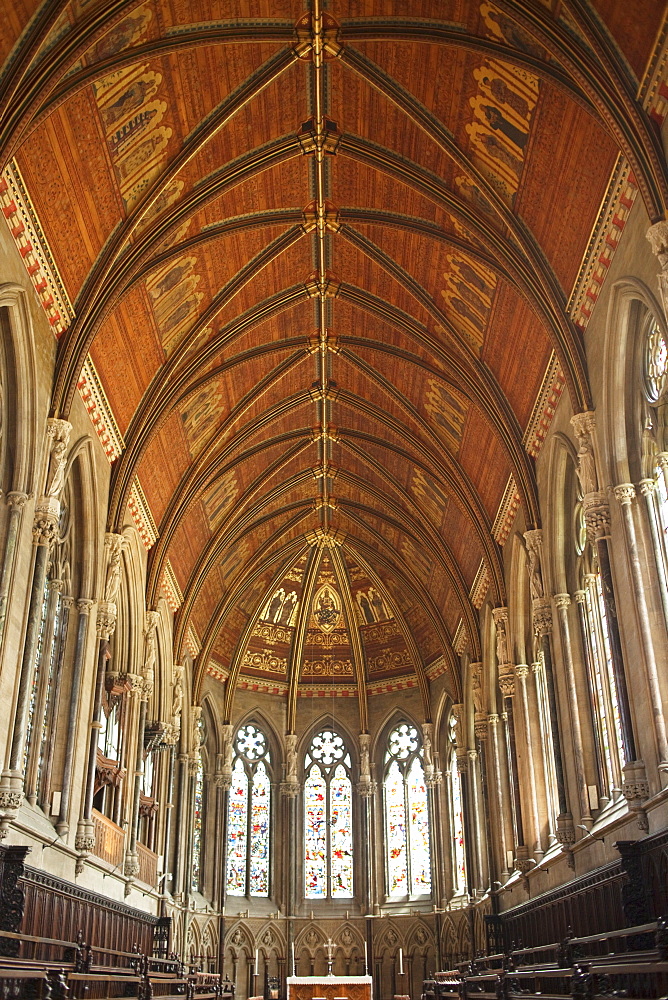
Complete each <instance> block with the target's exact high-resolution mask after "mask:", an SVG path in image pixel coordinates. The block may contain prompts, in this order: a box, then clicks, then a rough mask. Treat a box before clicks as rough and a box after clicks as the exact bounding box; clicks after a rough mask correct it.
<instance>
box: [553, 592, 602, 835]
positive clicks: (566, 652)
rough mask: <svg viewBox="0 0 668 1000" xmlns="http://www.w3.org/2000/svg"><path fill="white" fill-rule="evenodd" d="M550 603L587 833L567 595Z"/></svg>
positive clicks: (586, 798) (589, 821)
mask: <svg viewBox="0 0 668 1000" xmlns="http://www.w3.org/2000/svg"><path fill="white" fill-rule="evenodd" d="M554 603H555V605H556V607H557V617H558V619H559V635H560V638H561V654H562V659H563V665H564V672H565V681H566V689H567V693H568V706H569V709H570V712H569V714H570V721H571V725H570V729H571V738H572V741H573V767H574V769H575V784H576V786H577V793H578V801H579V806H580V819H581V822H582V823H584V825H585V826H586V827H587V829H590V828H591V826H592V825H593V822H594V821H593V818H592V816H591V814H590V812H589V796H588V794H587V779H586V776H585V768H584V747H583V744H582V728H581V726H580V707H579V701H578V691H577V686H576V680H575V666H574V664H573V647H572V644H571V630H570V624H569V621H568V609H569V607H570V606H571V598H570V595H569V594H555V595H554Z"/></svg>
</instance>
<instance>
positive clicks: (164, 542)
mask: <svg viewBox="0 0 668 1000" xmlns="http://www.w3.org/2000/svg"><path fill="white" fill-rule="evenodd" d="M309 403H311V397H310V395H309V393H308V390H303V391H302V392H299V393H295V394H293V396H291V397H288V398H287V399H286V400H281V401H280V403H277V404H275V405H274V406H272V407H271V408H270V409H269V410H268V411H265V412H264V413H262V414H261V415H260V417H259V418H258V419H257V420H254V421H251V422H250V423H248V424H246V425H245V426H244V427H243V428H242V429H241V430H240V431H239V432H238V434H237V435H236V436H235V438H234V439H233V441H231V442H230V443H229V447H230V450H236V449H237V448H238V447H239V446H240V445H241V444H243V443H244V442H245V441H246V440H248V438H249V437H252V436H253V435H254V434H256V433H257V432H258V431H260V430H263V429H264V428H265V427H270V426H271V425H272V424H273V422H274V420H275V419H276V418H277V417H280V416H281V415H282V414H283V413H285V412H288V411H290V410H294V409H295V408H296V406H297V404H298V405H299V406H307V405H308V404H309ZM300 433H301V431H300ZM309 444H310V440H309ZM219 461H220V458H219V457H216V458H214V459H213V460H212V461H210V464H209V466H208V468H207V467H206V466H204V460H202V461H201V462H197V463H196V464H193V465H191V466H189V468H188V472H187V474H186V475H185V476H184V478H183V479H182V480H181V482H180V483H179V486H178V488H177V489H176V491H175V492H174V493H173V495H172V496H171V497H170V500H169V504H168V505H167V509H166V510H165V513H164V515H163V517H162V520H161V522H160V525H159V528H158V531H159V538H158V542H157V543H156V547H154V550H153V552H154V553H155V554H154V555H152V557H151V559H152V562H151V565H153V561H154V560H157V559H158V553H159V552H162V551H163V550H164V551H165V552H166V551H167V549H168V547H169V544H170V541H171V537H172V535H173V533H174V532H175V531H176V529H177V528H178V521H179V518H180V517H181V516H183V513H184V511H185V510H187V508H188V507H189V506H191V504H193V503H194V502H195V501H196V500H198V499H199V498H200V497H201V495H202V491H203V490H204V489H206V488H207V485H208V482H209V481H210V479H211V477H212V474H213V472H215V469H216V467H217V465H218V462H219ZM203 469H204V471H205V473H207V472H208V479H205V478H204V475H203V473H202V470H203ZM198 487H199V489H198ZM158 546H159V547H158ZM150 580H151V582H152V585H153V586H154V585H155V580H154V579H153V573H152V571H151V573H150Z"/></svg>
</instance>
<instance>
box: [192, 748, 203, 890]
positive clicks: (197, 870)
mask: <svg viewBox="0 0 668 1000" xmlns="http://www.w3.org/2000/svg"><path fill="white" fill-rule="evenodd" d="M203 807H204V766H203V764H202V754H201V753H200V754H199V759H198V762H197V773H196V775H195V818H194V823H193V863H192V875H191V888H192V889H193V891H194V892H198V891H199V889H200V881H201V878H202V815H203Z"/></svg>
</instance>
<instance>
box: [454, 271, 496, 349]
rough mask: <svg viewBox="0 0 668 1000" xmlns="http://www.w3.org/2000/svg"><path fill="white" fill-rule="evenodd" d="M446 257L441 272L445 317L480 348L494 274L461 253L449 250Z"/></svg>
mask: <svg viewBox="0 0 668 1000" xmlns="http://www.w3.org/2000/svg"><path fill="white" fill-rule="evenodd" d="M446 259H447V261H448V270H447V271H446V272H445V273H444V275H443V277H444V278H445V288H444V289H442V291H441V295H442V296H443V298H444V300H445V304H446V306H447V312H448V317H449V318H450V320H451V321H452V323H453V324H454V325H455V326H456V327H457V329H458V330H459V331H460V333H463V334H464V336H465V337H466V338H467V339H468V340H469V341H470V343H471V346H472V347H473V348H474V349H475V350H476V351H480V348H481V347H482V342H483V338H484V336H485V330H486V328H487V321H488V319H489V313H490V309H491V307H492V297H493V295H494V291H495V289H496V280H497V279H496V275H495V274H494V273H493V271H489V270H488V269H487V268H486V267H483V266H482V264H479V263H478V262H477V261H474V260H473V259H472V258H470V257H465V256H464V255H463V254H455V253H449V254H448V255H447V258H446Z"/></svg>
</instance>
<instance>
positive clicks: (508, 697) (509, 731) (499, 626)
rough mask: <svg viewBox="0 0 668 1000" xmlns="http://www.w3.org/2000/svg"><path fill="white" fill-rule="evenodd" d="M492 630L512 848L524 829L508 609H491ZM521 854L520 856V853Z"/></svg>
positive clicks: (521, 839) (519, 843)
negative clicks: (494, 644)
mask: <svg viewBox="0 0 668 1000" xmlns="http://www.w3.org/2000/svg"><path fill="white" fill-rule="evenodd" d="M492 617H493V618H494V624H495V626H496V659H497V667H498V682H499V689H500V691H501V696H502V698H503V714H502V719H503V723H504V736H505V742H506V752H507V766H508V777H509V784H510V806H511V815H512V818H513V829H514V833H515V841H516V843H515V844H514V845H513V846H514V847H523V846H524V829H523V824H522V802H521V798H520V788H519V775H518V772H517V751H516V745H515V722H514V718H513V696H514V694H515V670H514V667H513V664H512V663H511V660H510V640H509V635H508V608H495V609H494V610H493V611H492ZM520 853H522V852H520Z"/></svg>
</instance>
